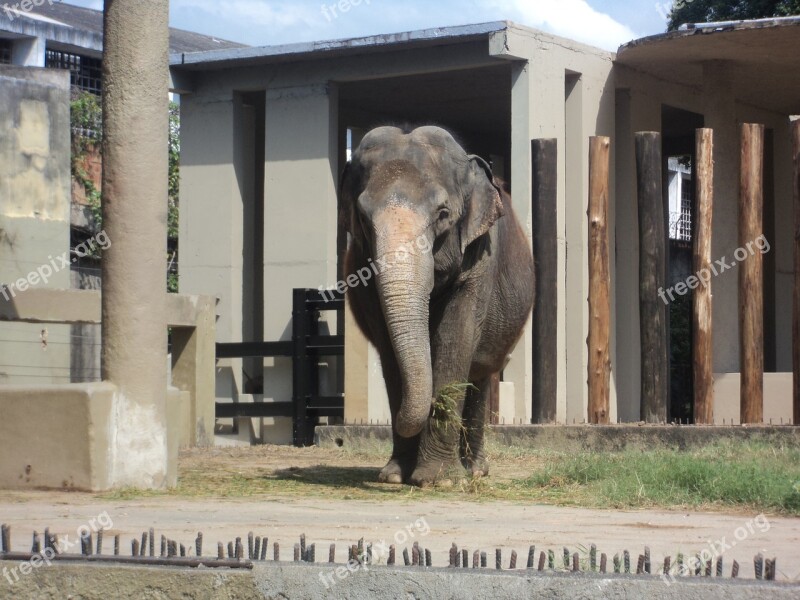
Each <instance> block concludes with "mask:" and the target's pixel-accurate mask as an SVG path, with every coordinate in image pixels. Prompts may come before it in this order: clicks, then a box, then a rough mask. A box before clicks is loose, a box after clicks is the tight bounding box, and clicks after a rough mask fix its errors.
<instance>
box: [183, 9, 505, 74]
mask: <svg viewBox="0 0 800 600" xmlns="http://www.w3.org/2000/svg"><path fill="white" fill-rule="evenodd" d="M511 26H514V24H513V23H511V22H509V21H495V22H492V23H480V24H477V25H462V26H458V27H437V28H434V29H422V30H419V31H409V32H404V33H391V34H384V35H372V36H368V37H360V38H349V39H342V40H329V41H322V42H305V43H297V44H285V45H281V46H260V47H249V48H240V49H230V50H212V51H209V52H194V53H188V52H187V53H181V54H177V55H175V54H173V56H171V57H170V65H171V66H172V67H187V68H192V67H194V68H196V69H199V68H202V69H213V68H228V67H231V66H247V65H252V64H265V63H274V62H289V61H295V60H303V59H307V58H309V57H310V56H312V55H313V56H314V57H315V58H320V57H321V55H324V56H325V57H326V58H327V57H333V56H342V55H353V54H361V53H365V52H376V51H381V50H396V49H398V46H401V47H402V48H403V49H406V48H419V47H426V46H438V45H441V44H442V43H450V42H454V41H457V42H469V41H474V40H479V39H485V38H488V37H489V35H490V34H492V33H495V32H498V31H505V30H506V29H508V28H509V27H511Z"/></svg>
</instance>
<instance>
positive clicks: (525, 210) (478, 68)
mask: <svg viewBox="0 0 800 600" xmlns="http://www.w3.org/2000/svg"><path fill="white" fill-rule="evenodd" d="M799 26H800V24H799V23H798V20H796V19H784V20H771V21H766V22H749V23H738V24H727V25H724V26H714V27H698V28H693V29H690V30H687V31H680V32H673V33H669V34H664V35H660V36H655V37H653V38H645V39H643V40H637V41H635V42H632V43H630V44H627V45H626V46H623V47H622V48H621V49H620V50H619V52H618V53H616V54H614V53H609V52H604V51H601V50H597V49H594V48H590V47H587V46H583V45H581V44H578V43H575V42H572V41H570V40H565V39H561V38H557V37H554V36H551V35H547V34H544V33H541V32H539V31H535V30H532V29H529V28H526V27H522V26H519V25H516V24H514V23H510V22H496V23H487V24H481V25H473V26H465V27H453V28H442V29H434V30H425V31H416V32H410V33H402V34H392V35H382V36H375V37H368V38H361V39H351V40H342V41H335V42H321V43H314V44H293V45H288V46H280V47H263V48H247V49H239V50H221V51H212V52H201V53H182V54H178V55H174V56H173V58H172V61H171V62H172V67H171V70H172V77H173V89H174V90H175V91H176V92H179V93H180V94H181V103H182V120H183V121H182V125H183V139H182V188H181V189H182V201H181V204H182V215H181V244H182V264H181V289H182V290H184V291H187V292H189V293H204V294H212V295H216V296H218V297H219V298H220V305H219V312H220V320H219V323H218V341H225V342H229V341H251V340H281V339H288V338H289V337H290V335H291V328H290V323H291V293H290V290H291V289H292V288H294V287H308V288H317V287H319V286H323V287H328V286H331V285H332V284H334V283H335V282H336V280H337V265H338V264H339V262H340V260H341V257H342V252H343V246H344V244H343V241H342V239H341V232H337V220H336V187H337V178H338V175H339V173H340V172H341V170H342V168H343V166H344V163H345V162H346V157H347V152H348V150H349V148H350V147H351V146H355V145H356V144H357V143H358V140H359V138H360V135H361V134H362V133H363V132H364V131H366V130H368V129H369V128H371V127H373V126H375V125H379V124H383V123H387V122H412V123H437V124H440V125H444V126H446V127H448V128H450V129H452V130H454V131H455V132H457V133H458V134H459V136H460V137H461V139H463V140H465V141H466V145H467V146H468V149H469V151H470V152H474V153H477V154H480V155H482V156H484V157H486V158H487V159H491V161H492V164H493V168H494V169H495V171H496V173H497V174H498V175H500V176H503V177H505V178H506V179H508V180H510V182H511V187H512V196H513V198H514V207H515V210H516V211H517V214H518V216H519V217H520V219H521V220H522V222H523V223H524V224H525V225H526V227H527V230H528V233H529V235H530V233H531V231H532V223H531V212H532V211H531V202H530V198H531V189H532V181H531V140H532V139H534V138H556V139H557V140H558V207H557V215H558V217H557V219H558V226H557V229H558V231H557V245H558V274H557V277H558V308H557V315H558V319H557V321H558V322H557V338H556V339H555V340H553V351H554V352H555V353H556V354H557V357H558V372H557V395H558V402H557V422H559V423H572V422H582V421H583V420H584V419H585V418H586V411H587V383H586V381H587V375H586V372H587V347H586V338H587V327H588V309H587V296H588V267H587V254H586V247H587V230H588V223H587V216H586V205H587V192H588V189H587V178H588V159H587V155H588V142H589V137H590V136H594V135H605V136H610V137H611V138H612V174H611V206H610V210H611V215H610V218H611V223H612V224H613V226H612V227H611V231H610V236H611V248H612V264H611V277H612V345H611V362H612V377H611V396H612V400H611V420H612V422H614V421H615V420H617V419H619V420H621V421H638V420H639V402H640V400H639V386H640V383H639V379H640V342H639V321H638V318H637V315H638V306H639V299H638V293H639V291H638V290H639V288H638V226H637V208H636V177H635V159H634V148H633V139H634V133H635V132H637V131H643V130H648V131H658V132H661V134H662V136H663V144H664V159H665V164H664V167H665V171H666V168H667V164H668V162H667V159H668V158H669V157H677V156H683V155H690V154H692V152H693V150H692V148H693V136H694V129H695V128H696V127H702V126H705V127H712V128H714V130H715V135H716V145H715V150H716V155H715V161H716V165H717V170H716V178H715V184H716V209H715V216H714V224H713V226H714V245H713V256H714V257H715V258H717V257H724V256H727V257H729V259H730V257H732V256H733V253H734V250H735V249H736V248H737V245H738V244H737V197H738V191H737V190H738V187H737V186H738V170H737V169H738V148H739V140H738V125H739V124H740V123H743V122H759V123H763V124H765V125H766V127H767V129H768V144H767V145H768V148H767V162H766V174H765V179H766V181H767V186H766V187H767V189H766V196H765V219H764V223H765V225H764V229H765V231H764V233H765V234H766V236H767V239H768V240H769V243H770V246H771V250H770V251H769V253H768V254H767V255H766V259H765V271H766V274H765V280H764V292H765V324H766V328H765V348H764V350H765V356H766V362H765V365H766V371H768V373H767V374H766V379H765V388H766V401H765V402H766V408H765V418H766V419H770V418H772V419H779V418H782V419H783V420H784V421H785V422H788V419H789V418H790V415H791V400H790V398H791V394H790V393H789V392H790V389H791V372H790V371H791V334H790V331H791V326H790V324H791V285H792V280H793V263H792V251H793V250H792V248H793V245H792V239H793V236H792V226H791V223H792V203H791V187H790V186H791V175H790V173H791V156H790V147H789V144H790V141H789V119H790V115H793V114H797V113H800V81H798V80H797V78H793V77H791V76H790V75H788V74H791V73H794V72H797V67H798V60H800V59H798V57H800V36H798V31H800V30H799V29H798V27H799ZM680 176H681V177H683V175H680ZM683 184H684V185H686V186H691V185H692V184H691V181H684V182H683ZM685 235H690V231H689V230H688V229H687V231H686V232H685ZM212 241H213V243H210V242H212ZM713 285H714V304H715V306H714V331H715V340H714V370H715V372H716V373H718V374H719V375H718V376H717V388H718V389H717V408H718V410H717V415H716V416H717V417H718V420H721V419H722V418H725V419H726V422H731V421H734V422H738V421H737V420H738V406H739V403H738V385H736V384H735V382H736V381H738V379H737V378H738V374H737V372H738V369H739V358H738V320H737V284H736V274H735V272H732V273H725V274H722V275H721V276H720V277H718V278H716V279H715V280H714V282H713ZM345 320H346V321H347V323H346V324H347V325H348V326H347V327H346V331H347V334H346V359H345V373H346V375H345V384H344V389H345V398H346V402H345V417H346V419H347V420H349V421H351V422H352V421H356V422H358V421H359V420H365V421H366V422H369V421H381V420H385V419H387V418H388V406H387V405H386V403H385V398H384V394H385V391H384V390H382V378H381V375H380V368H379V364H378V359H377V356H376V353H375V351H374V349H372V348H369V347H368V345H367V344H366V342H365V341H364V340H363V338H362V337H361V336H360V334H359V333H358V331H357V330H356V328H355V327H354V326H351V321H350V320H349V317H347V316H346V317H345ZM334 326H335V325H334V324H332V325H331V327H334ZM535 326H536V324H535V323H532V324H530V326H529V328H528V330H527V332H526V334H525V336H524V337H523V339H522V340H521V341H520V343H519V344H518V346H517V349H516V351H515V353H514V356H513V358H512V360H511V362H510V364H509V366H508V368H507V369H506V370H505V372H504V375H503V380H504V383H503V384H501V388H502V389H501V415H502V416H503V418H504V420H505V421H506V422H511V421H512V420H515V421H516V422H530V420H531V415H532V411H531V386H532V381H531V378H532V373H531V359H532V357H531V328H532V327H535ZM329 371H330V372H331V374H333V373H334V372H335V369H333V368H331V369H329ZM261 382H263V385H262V384H261ZM290 383H291V369H290V364H289V361H288V360H286V361H284V360H282V359H274V360H273V359H268V360H266V361H263V363H262V361H260V360H257V361H244V362H242V361H241V360H227V361H220V362H219V363H218V373H217V396H218V399H221V398H228V399H232V400H233V401H252V400H255V401H262V400H263V401H281V400H283V401H286V400H288V398H289V397H290V396H291V391H290ZM668 418H669V416H668ZM267 425H274V427H269V426H268V427H266V428H264V430H263V431H260V430H257V431H255V436H256V437H260V438H263V439H264V440H272V441H276V440H285V439H286V436H287V433H286V431H287V428H286V426H285V424H282V423H280V422H278V423H274V422H272V421H270V420H267ZM248 433H252V432H248Z"/></svg>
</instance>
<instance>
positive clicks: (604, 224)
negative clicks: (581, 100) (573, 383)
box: [587, 137, 611, 424]
mask: <svg viewBox="0 0 800 600" xmlns="http://www.w3.org/2000/svg"><path fill="white" fill-rule="evenodd" d="M610 146H611V140H610V139H609V138H607V137H592V138H590V140H589V210H588V215H589V337H588V339H587V344H588V347H589V382H588V383H589V407H588V412H589V418H588V421H589V422H590V423H596V424H607V423H608V422H609V417H610V414H609V402H610V400H609V398H610V379H611V359H610V353H609V342H610V334H611V301H610V288H611V275H610V267H609V249H608V246H609V244H608V169H609V150H610Z"/></svg>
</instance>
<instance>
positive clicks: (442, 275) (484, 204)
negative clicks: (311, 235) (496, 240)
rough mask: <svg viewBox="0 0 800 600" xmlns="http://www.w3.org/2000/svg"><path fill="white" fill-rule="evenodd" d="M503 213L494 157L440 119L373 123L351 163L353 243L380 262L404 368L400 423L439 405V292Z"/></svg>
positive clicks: (417, 421) (346, 188)
mask: <svg viewBox="0 0 800 600" xmlns="http://www.w3.org/2000/svg"><path fill="white" fill-rule="evenodd" d="M502 214H503V205H502V200H501V196H500V192H499V188H498V187H497V186H496V185H495V183H494V180H493V178H492V174H491V170H490V168H489V166H488V165H487V164H486V162H485V161H484V160H482V159H481V158H479V157H477V156H470V155H468V154H467V153H466V152H465V151H464V150H463V149H462V148H461V146H460V145H459V144H458V143H457V142H456V141H455V139H453V137H452V136H451V135H450V134H449V133H448V132H447V131H445V130H443V129H440V128H438V127H430V126H429V127H420V128H417V129H414V130H413V131H407V130H402V129H399V128H397V127H379V128H377V129H373V130H372V131H370V132H369V133H368V134H367V135H366V136H365V137H364V139H363V140H362V142H361V144H360V145H359V147H358V148H357V149H356V151H355V152H354V153H353V156H352V160H351V162H350V163H348V165H347V167H346V169H345V172H344V174H343V176H342V181H341V188H340V218H341V219H342V220H343V224H344V226H345V227H346V229H347V230H348V232H349V233H350V234H351V235H352V245H351V249H350V252H353V253H355V256H357V257H358V258H356V260H357V261H361V264H364V261H369V262H370V263H373V265H374V267H373V268H374V271H375V272H376V277H375V287H376V291H377V295H378V298H379V300H380V305H381V309H382V313H383V317H384V319H385V323H386V328H387V330H388V333H389V337H390V339H391V343H392V347H393V349H394V353H395V356H396V358H397V363H398V365H399V368H400V375H401V378H402V404H401V406H400V410H399V412H398V413H397V415H396V417H395V422H394V425H395V430H396V431H397V433H398V434H399V435H401V436H403V437H412V436H415V435H417V434H418V433H419V432H420V431H421V430H422V428H423V427H424V426H425V423H426V422H427V419H428V417H429V414H430V410H431V401H432V398H433V393H434V390H433V389H432V388H433V382H432V372H431V352H430V338H429V335H430V334H429V305H430V300H431V294H432V293H433V292H434V288H435V287H439V286H442V285H445V286H446V285H452V284H454V282H455V280H456V279H457V276H458V273H459V272H460V270H461V269H462V268H463V267H462V265H463V264H464V263H465V256H466V255H468V254H469V252H470V250H469V248H470V246H471V245H472V244H473V243H474V242H476V241H477V240H480V239H483V238H482V236H484V235H485V234H486V233H487V232H488V231H489V229H490V227H491V226H492V224H493V223H494V222H495V221H496V220H497V219H498V218H499V217H500V216H502Z"/></svg>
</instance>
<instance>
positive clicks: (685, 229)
mask: <svg viewBox="0 0 800 600" xmlns="http://www.w3.org/2000/svg"><path fill="white" fill-rule="evenodd" d="M678 239H680V240H686V241H690V240H691V239H692V180H691V179H689V178H688V177H684V178H683V185H682V186H681V220H680V229H679V233H678Z"/></svg>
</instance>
